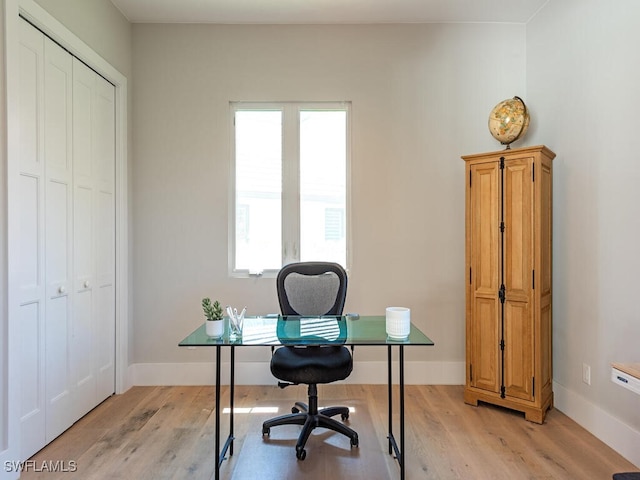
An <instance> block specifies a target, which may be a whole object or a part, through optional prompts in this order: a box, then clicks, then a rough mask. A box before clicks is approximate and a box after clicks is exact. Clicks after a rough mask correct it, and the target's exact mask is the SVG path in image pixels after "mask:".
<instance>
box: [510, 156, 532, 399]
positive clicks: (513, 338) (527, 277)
mask: <svg viewBox="0 0 640 480" xmlns="http://www.w3.org/2000/svg"><path fill="white" fill-rule="evenodd" d="M532 165H533V158H523V159H515V160H509V161H507V162H506V163H505V169H504V223H505V231H504V254H503V257H504V283H505V288H506V291H505V294H506V295H505V298H506V300H505V311H504V313H505V315H504V341H505V352H504V376H505V378H504V383H505V389H506V390H505V393H506V395H507V396H509V397H516V398H521V399H524V400H532V399H533V395H532V394H533V365H534V363H533V360H534V357H533V352H534V333H533V315H532V312H533V308H532V304H531V303H532V302H531V299H532V288H533V204H534V203H533V202H534V199H533V195H534V189H533V176H532Z"/></svg>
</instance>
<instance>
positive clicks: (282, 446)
mask: <svg viewBox="0 0 640 480" xmlns="http://www.w3.org/2000/svg"><path fill="white" fill-rule="evenodd" d="M462 393H463V389H462V387H461V386H413V385H412V386H407V387H406V406H407V410H406V442H407V478H408V479H485V478H486V479H571V480H574V479H589V480H591V479H603V480H604V479H611V476H612V474H613V473H615V472H622V471H634V470H636V471H637V470H638V468H637V467H635V466H634V465H632V464H631V463H629V462H628V461H626V460H625V459H624V458H622V457H621V456H620V455H618V454H617V453H615V452H614V451H613V450H612V449H610V448H609V447H607V446H606V445H605V444H603V443H602V442H600V441H599V440H597V439H596V438H595V437H594V436H593V435H591V434H589V433H588V432H587V431H586V430H584V429H583V428H581V427H580V426H578V425H577V424H576V423H575V422H573V421H572V420H570V419H569V418H568V417H567V416H565V415H563V414H562V413H561V412H559V411H558V410H552V411H551V412H549V414H548V415H547V419H546V422H545V424H544V425H536V424H533V423H530V422H527V421H526V420H525V419H524V417H523V415H521V414H519V413H517V412H512V411H509V410H504V409H501V408H497V407H493V406H488V405H481V406H479V407H472V406H469V405H465V404H464V403H463V399H462ZM305 395H306V389H305V387H304V386H297V387H289V388H287V389H284V390H280V389H278V388H277V387H275V386H250V387H249V386H240V387H236V408H238V409H244V410H242V411H241V412H238V413H237V414H236V415H235V433H236V437H237V439H236V441H235V445H234V446H235V450H234V455H233V456H232V457H231V458H229V459H228V460H225V461H224V462H223V464H222V469H221V473H222V478H224V479H231V480H244V479H250V480H254V479H260V480H263V479H264V480H269V479H274V480H276V479H277V480H282V479H297V478H301V477H304V478H305V479H311V480H313V479H318V480H324V479H332V480H337V479H341V478H350V479H356V480H357V479H367V480H377V479H381V480H382V479H387V478H398V474H399V468H398V466H397V463H395V461H394V460H393V459H392V457H391V456H390V455H388V450H387V448H388V447H387V440H386V433H387V400H386V386H383V385H338V384H333V385H322V386H319V397H320V403H321V405H329V404H332V405H333V404H342V405H350V406H354V411H353V413H352V414H351V418H350V425H351V426H352V427H353V428H354V429H355V430H357V431H358V433H359V436H360V446H359V447H358V448H353V449H351V448H350V446H349V440H348V439H347V438H346V437H343V436H342V435H339V434H335V433H333V432H328V431H326V430H321V429H320V430H316V431H315V432H314V434H313V435H312V436H311V438H310V439H309V442H308V444H307V458H306V459H305V460H304V461H298V460H296V457H295V451H294V445H295V442H296V438H297V433H298V431H299V428H300V427H298V426H283V427H275V428H274V429H272V431H271V437H269V438H267V439H263V438H262V434H261V424H262V422H263V421H264V420H265V419H267V418H270V417H272V416H275V415H276V413H272V412H269V411H265V407H277V408H278V409H279V413H278V414H281V413H283V412H284V413H286V412H288V411H289V410H290V408H291V404H292V402H293V401H294V400H300V399H303V398H304V397H305ZM223 400H224V401H225V402H226V401H227V400H228V390H227V389H226V388H223ZM225 404H226V403H225ZM212 406H213V387H209V386H207V387H134V388H132V389H130V390H129V391H128V392H126V393H125V394H123V395H116V396H113V397H111V398H109V399H108V400H106V401H105V402H104V403H102V404H101V405H99V406H98V407H97V408H95V409H94V410H93V411H92V412H90V413H89V414H88V415H87V416H85V417H84V418H82V419H81V420H80V421H78V422H77V423H76V424H75V425H74V426H72V427H71V428H70V429H69V430H67V431H66V432H65V433H64V434H63V435H61V436H60V437H59V438H58V439H56V440H55V441H54V442H52V443H51V444H50V445H48V446H47V447H46V448H44V449H43V450H41V451H40V452H39V453H37V454H36V455H35V456H34V457H33V458H32V459H31V464H30V465H28V466H29V467H30V471H27V472H23V474H22V477H21V478H23V479H26V480H29V479H40V478H46V479H47V480H53V479H56V478H60V479H71V478H82V479H92V478H95V479H118V478H122V479H145V478H148V479H154V480H156V479H182V478H193V479H209V478H211V476H212V472H213V466H214V459H213V455H212V450H213V445H214V443H213V433H214V415H213V412H212ZM261 407H262V408H261ZM227 422H228V415H225V414H223V421H222V422H221V424H222V427H223V432H225V431H226V428H227V427H226V425H227ZM395 428H396V432H395V433H396V435H398V432H397V427H395ZM55 462H58V468H60V467H62V466H63V467H66V469H67V470H73V469H76V471H75V472H61V473H53V472H50V471H44V472H36V471H34V470H42V469H43V467H45V470H46V467H47V466H53V467H55V465H56V464H55ZM69 467H72V468H69ZM51 469H52V468H49V470H51Z"/></svg>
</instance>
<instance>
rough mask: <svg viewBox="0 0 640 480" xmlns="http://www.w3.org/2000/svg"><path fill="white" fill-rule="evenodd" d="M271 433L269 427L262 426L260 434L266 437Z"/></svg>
mask: <svg viewBox="0 0 640 480" xmlns="http://www.w3.org/2000/svg"><path fill="white" fill-rule="evenodd" d="M270 434H271V429H270V428H269V427H262V436H263V437H264V436H265V435H266V436H267V437H268V436H269V435H270Z"/></svg>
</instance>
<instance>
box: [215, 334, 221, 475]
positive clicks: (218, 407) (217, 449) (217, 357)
mask: <svg viewBox="0 0 640 480" xmlns="http://www.w3.org/2000/svg"><path fill="white" fill-rule="evenodd" d="M220 349H221V347H220V345H216V404H215V409H216V429H215V430H216V468H215V472H216V474H215V480H220V463H221V462H222V458H221V457H220Z"/></svg>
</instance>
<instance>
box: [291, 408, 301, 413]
mask: <svg viewBox="0 0 640 480" xmlns="http://www.w3.org/2000/svg"><path fill="white" fill-rule="evenodd" d="M291 413H300V410H298V409H297V408H296V407H291Z"/></svg>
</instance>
